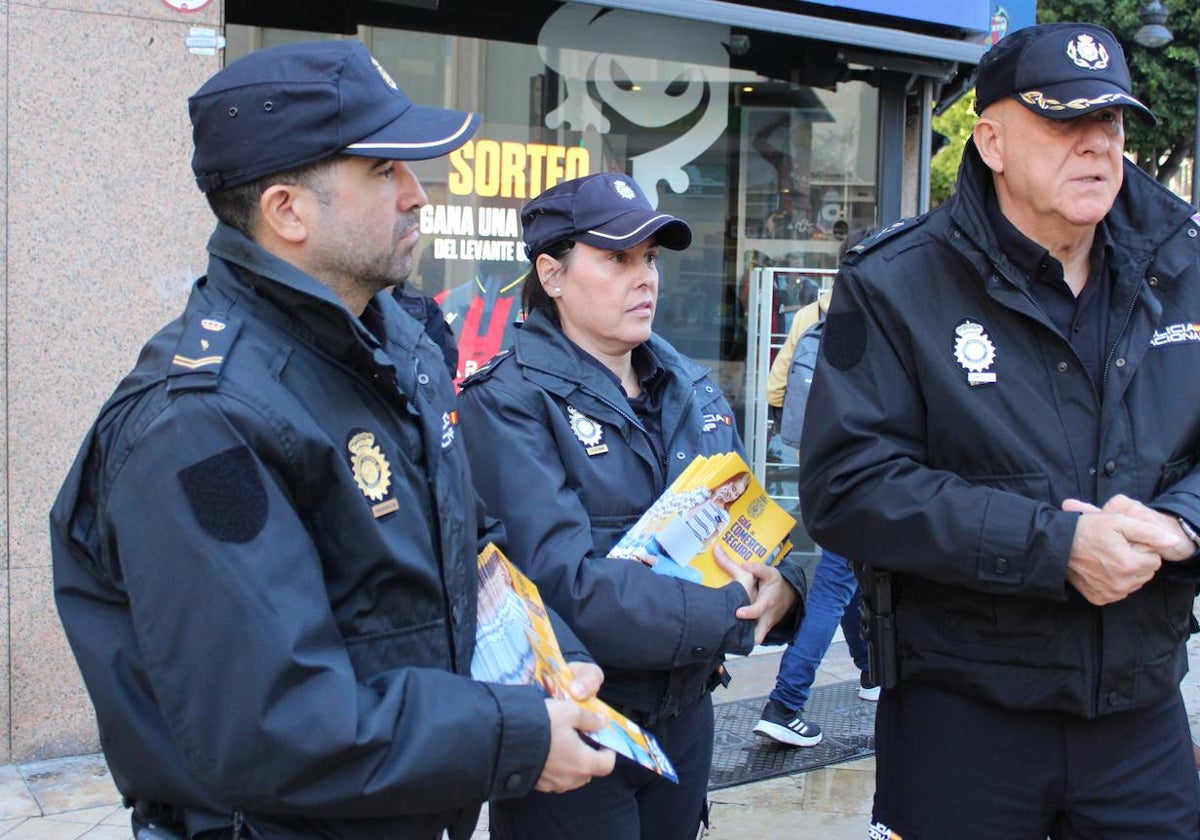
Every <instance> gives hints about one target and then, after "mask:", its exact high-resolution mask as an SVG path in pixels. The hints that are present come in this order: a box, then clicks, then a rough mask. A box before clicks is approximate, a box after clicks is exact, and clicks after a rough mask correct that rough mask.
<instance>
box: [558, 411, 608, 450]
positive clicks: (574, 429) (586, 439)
mask: <svg viewBox="0 0 1200 840" xmlns="http://www.w3.org/2000/svg"><path fill="white" fill-rule="evenodd" d="M567 417H568V418H570V421H571V434H573V435H575V438H576V439H577V440H578V441H579V442H580V443H582V444H583V445H584V446H597V445H599V443H600V441H601V440H603V439H604V427H603V426H601V425H600V424H599V423H597V422H596V421H595V420H593V419H592V418H591V417H588V416H587V415H586V414H584V413H583V412H581V411H578V410H577V409H576V408H575V407H574V406H570V405H569V406H567Z"/></svg>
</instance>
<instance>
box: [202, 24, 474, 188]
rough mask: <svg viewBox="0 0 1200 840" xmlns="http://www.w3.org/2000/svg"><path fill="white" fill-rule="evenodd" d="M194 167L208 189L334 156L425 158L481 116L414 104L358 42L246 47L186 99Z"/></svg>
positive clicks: (446, 147) (449, 146)
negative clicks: (244, 52) (243, 53)
mask: <svg viewBox="0 0 1200 840" xmlns="http://www.w3.org/2000/svg"><path fill="white" fill-rule="evenodd" d="M188 110H189V111H190V113H191V118H192V139H193V141H194V143H195V152H194V153H193V155H192V171H193V172H194V173H195V175H196V183H197V184H198V185H199V187H200V189H201V190H202V191H203V192H205V193H211V192H215V191H217V190H225V189H229V188H231V187H236V186H238V185H239V184H245V183H248V182H250V181H254V180H257V179H258V178H262V177H264V176H266V175H270V174H272V173H275V172H283V171H286V170H289V169H295V168H297V167H301V166H304V165H306V164H309V163H314V162H316V161H318V160H322V159H324V158H327V157H330V156H332V155H335V154H339V153H340V154H347V155H361V156H363V157H373V158H383V159H385V160H426V159H428V158H435V157H440V156H441V155H445V154H448V153H450V152H452V151H453V150H455V149H457V148H458V147H459V146H461V145H462V144H463V143H465V142H466V141H467V140H469V139H470V137H471V135H472V134H474V133H475V130H476V129H477V128H478V127H479V116H478V115H477V114H469V113H466V112H464V111H452V110H448V109H446V108H435V107H431V106H427V105H416V104H414V103H413V101H412V100H411V99H409V98H408V96H406V95H405V93H404V91H403V90H401V89H400V86H399V85H397V84H396V83H395V82H394V81H393V80H392V77H391V76H389V75H388V73H387V71H386V70H384V69H383V67H382V66H381V65H380V64H379V62H378V61H376V60H375V59H374V58H373V57H372V56H371V54H370V53H369V52H368V51H367V48H366V46H364V45H363V43H362V42H361V41H354V40H338V41H311V42H306V43H297V44H284V45H281V46H277V47H270V48H268V49H265V50H259V51H257V52H253V53H250V54H249V55H247V56H245V57H243V58H239V59H238V60H237V61H234V62H233V63H231V64H230V65H229V66H228V67H225V68H224V69H222V70H220V71H219V72H218V73H217V74H216V75H214V76H213V77H212V78H211V79H209V80H208V81H207V82H205V83H204V85H203V86H202V87H201V88H200V89H199V90H198V91H196V93H195V94H194V95H193V96H192V97H191V98H190V99H189V100H188Z"/></svg>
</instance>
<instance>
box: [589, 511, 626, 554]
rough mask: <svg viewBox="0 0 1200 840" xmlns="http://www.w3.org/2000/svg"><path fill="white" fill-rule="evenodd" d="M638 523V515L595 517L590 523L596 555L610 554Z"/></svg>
mask: <svg viewBox="0 0 1200 840" xmlns="http://www.w3.org/2000/svg"><path fill="white" fill-rule="evenodd" d="M637 521H638V517H637V516H636V515H634V516H630V515H625V514H622V515H619V516H596V515H593V516H592V517H591V518H590V520H589V522H590V525H591V531H592V545H593V546H595V548H596V553H597V554H600V555H602V556H603V555H605V554H608V552H609V551H611V550H612V547H613V546H614V545H616V544H617V543H618V542H620V540H621V537H623V536H625V534H626V532H628V531H629V529H630V528H632V527H633V526H634V523H636V522H637Z"/></svg>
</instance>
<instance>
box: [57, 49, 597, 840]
mask: <svg viewBox="0 0 1200 840" xmlns="http://www.w3.org/2000/svg"><path fill="white" fill-rule="evenodd" d="M190 105H191V116H192V122H193V127H194V140H195V155H194V158H193V169H194V170H195V174H196V180H197V182H198V184H199V185H200V187H201V189H202V190H204V191H205V193H206V194H207V196H208V198H209V201H210V203H211V205H212V207H213V210H214V212H215V213H216V215H217V217H218V219H219V222H220V223H219V224H218V225H217V228H216V231H215V232H214V233H213V236H212V238H211V240H210V241H209V246H208V250H209V253H210V255H211V259H210V263H209V270H208V274H207V276H206V277H203V278H201V279H200V280H199V281H197V283H196V285H195V287H194V289H193V291H192V294H191V297H190V299H189V301H188V303H187V308H186V310H185V311H184V313H183V315H182V316H181V317H180V318H179V319H177V320H176V321H174V322H173V323H171V324H170V325H168V326H167V327H165V328H164V329H163V330H162V331H161V332H160V333H159V334H158V335H156V336H155V337H154V338H153V339H151V340H150V342H149V343H148V344H147V345H146V347H145V348H144V350H143V352H142V355H141V357H140V359H139V360H138V364H137V367H136V368H135V369H134V370H133V372H132V373H130V374H129V376H127V377H126V379H125V380H124V381H123V382H122V383H121V384H120V386H119V387H118V388H117V390H116V393H115V394H114V395H113V396H112V398H111V399H110V400H109V402H108V403H107V405H106V406H105V407H104V408H103V409H102V412H101V415H100V419H99V420H98V421H97V423H96V425H95V426H94V427H93V429H92V431H91V433H90V434H89V435H88V437H87V439H86V441H85V442H84V445H83V447H82V449H81V451H80V454H79V457H78V459H77V461H76V463H75V466H74V468H73V469H72V471H71V473H70V475H69V476H68V478H67V482H66V484H65V486H64V487H63V489H62V491H61V493H60V495H59V498H58V500H57V502H56V504H55V507H54V510H53V512H52V516H51V524H52V543H53V552H54V575H55V592H56V596H57V601H58V606H59V612H60V614H61V617H62V621H63V625H64V627H65V629H66V632H67V636H68V638H69V640H70V642H71V646H72V649H73V651H74V653H75V655H76V658H77V660H78V662H79V666H80V669H81V671H82V673H83V677H84V680H85V682H86V684H87V687H88V691H89V693H90V695H91V698H92V701H93V703H94V704H95V707H96V715H97V718H98V722H99V726H100V736H101V741H102V744H103V746H104V751H105V755H106V758H107V759H108V763H109V766H110V768H111V769H112V772H113V778H114V780H115V782H116V784H117V787H118V788H119V789H120V790H121V792H122V793H123V794H124V795H125V796H126V798H127V801H130V802H131V803H133V804H134V806H135V811H134V826H135V830H137V831H138V832H139V834H142V833H143V832H144V831H145V830H146V826H147V825H148V824H153V825H154V826H155V827H162V826H166V827H169V828H171V829H173V830H175V831H177V832H179V833H183V832H186V834H187V835H188V836H192V837H194V836H213V837H217V836H219V837H230V836H234V837H237V836H252V837H271V838H302V837H303V838H312V837H339V838H389V840H396V838H412V840H433V838H440V837H442V833H443V831H444V830H445V829H447V828H449V830H450V834H451V837H454V838H459V837H467V836H469V835H470V834H471V832H472V831H473V830H474V827H475V821H476V817H477V814H478V812H479V806H480V804H481V803H482V802H483V801H485V800H486V799H489V798H503V797H510V796H518V795H522V794H525V793H527V792H529V791H532V790H534V789H535V788H536V789H537V790H543V791H563V790H568V789H571V788H574V787H577V786H579V785H582V784H584V783H586V782H587V781H588V780H590V779H591V778H592V777H593V776H597V775H604V774H606V773H608V772H610V770H611V768H612V766H613V755H612V753H611V752H608V751H598V750H593V749H592V748H591V747H589V746H588V745H586V744H585V743H584V742H583V741H582V739H581V738H580V737H579V735H578V733H577V731H576V730H591V729H594V728H596V727H597V726H598V725H599V724H600V720H599V718H598V717H597V716H595V715H592V714H591V713H587V712H584V711H583V710H582V709H581V708H580V707H578V706H577V705H575V704H573V703H570V702H564V701H558V700H545V699H543V698H542V696H541V695H540V693H539V692H538V691H537V690H536V689H534V688H532V687H525V686H496V685H484V684H482V683H477V682H474V681H472V680H471V679H470V678H469V668H470V662H471V655H472V648H473V643H474V632H475V621H474V618H475V556H476V553H477V551H478V549H479V548H480V546H481V544H482V543H483V542H484V541H485V540H486V539H488V538H497V539H499V538H500V537H501V534H500V533H499V529H498V528H496V527H494V526H495V523H494V522H491V523H490V525H485V523H484V521H483V516H482V513H481V511H480V509H479V505H478V504H477V501H476V497H475V496H474V494H473V492H472V489H471V482H470V474H469V469H468V466H467V462H466V457H465V454H464V452H463V446H462V442H461V437H460V435H459V434H458V430H457V428H456V420H455V417H456V415H455V411H454V400H455V396H454V388H453V385H452V383H451V381H450V378H449V376H448V375H447V373H446V369H445V366H444V364H443V360H442V356H441V352H440V351H439V350H438V348H437V347H436V346H434V344H433V342H432V341H430V340H429V339H428V338H427V337H426V336H425V335H424V333H423V330H422V327H421V325H420V324H419V323H417V322H416V321H415V320H413V319H412V318H411V317H410V316H408V315H407V314H405V313H404V312H403V311H402V310H401V308H400V307H399V306H398V305H397V303H396V302H395V300H394V299H393V298H392V296H391V295H390V294H389V293H388V291H387V289H388V287H390V286H392V285H393V284H396V283H400V282H402V281H403V280H404V278H405V276H406V275H407V274H408V272H409V270H410V269H411V267H412V250H413V246H414V244H415V243H416V241H417V238H418V236H419V232H418V226H417V212H418V209H419V208H420V206H421V205H422V204H424V203H425V201H426V197H425V194H424V192H423V191H422V189H421V185H420V183H419V182H418V181H417V179H416V178H415V176H414V175H413V174H412V172H411V171H410V170H409V168H408V166H407V165H406V164H405V163H404V161H407V160H420V159H426V158H433V157H437V156H439V155H443V154H446V153H448V152H449V151H451V150H452V149H454V148H457V147H458V146H459V145H461V144H462V143H463V142H465V141H466V140H467V139H468V138H469V137H470V136H471V134H472V133H474V131H475V129H476V127H477V125H478V121H479V120H478V117H476V116H474V115H470V114H465V113H459V112H455V111H447V110H443V109H440V108H430V107H423V106H419V105H414V104H413V103H412V102H410V101H409V100H408V98H407V97H406V96H405V95H404V93H403V92H402V91H401V90H400V88H399V87H397V86H396V84H395V82H394V81H392V79H391V78H390V77H389V76H388V74H387V73H386V72H385V71H384V70H383V68H381V67H380V66H379V65H378V64H377V63H376V62H375V60H374V59H373V58H371V56H370V54H369V53H368V52H367V50H366V49H365V48H364V47H363V45H362V44H361V43H358V42H356V41H349V40H347V41H336V42H324V43H318V44H296V45H289V46H283V47H278V48H273V49H269V50H263V51H261V52H257V53H253V54H251V55H249V56H247V57H245V58H243V59H241V60H239V61H236V62H234V63H232V64H231V65H229V66H228V67H227V68H225V69H224V70H222V71H221V72H219V73H217V74H216V75H215V76H214V77H213V78H212V79H211V80H210V81H209V82H208V83H206V84H205V85H204V86H203V87H202V88H201V89H200V90H199V91H198V92H197V93H196V95H195V96H193V97H192V99H191V100H190ZM559 629H560V632H561V633H563V634H564V635H560V639H562V640H563V641H564V645H565V647H566V649H568V650H569V651H571V652H572V653H579V652H580V648H579V644H578V642H577V641H576V640H575V639H574V638H573V637H572V636H570V634H569V633H568V632H567V631H566V628H565V627H564V626H561V625H560V628H559ZM576 676H577V677H578V685H577V686H576V688H577V689H578V693H579V694H580V695H581V696H585V695H587V694H594V693H595V690H596V689H597V688H598V687H599V683H600V679H601V675H600V671H599V668H598V667H596V666H595V665H591V664H586V663H580V664H579V665H577V666H576ZM150 830H151V831H153V828H152V829H150Z"/></svg>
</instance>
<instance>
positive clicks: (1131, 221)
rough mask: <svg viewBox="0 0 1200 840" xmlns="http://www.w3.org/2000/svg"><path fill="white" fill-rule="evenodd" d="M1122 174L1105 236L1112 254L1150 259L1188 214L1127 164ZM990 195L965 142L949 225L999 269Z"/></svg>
mask: <svg viewBox="0 0 1200 840" xmlns="http://www.w3.org/2000/svg"><path fill="white" fill-rule="evenodd" d="M1124 170H1125V173H1124V181H1123V183H1122V185H1121V190H1120V192H1118V193H1117V198H1116V200H1115V201H1114V202H1113V206H1112V209H1111V210H1109V212H1108V215H1107V216H1105V219H1104V220H1105V222H1106V223H1107V225H1108V233H1109V235H1110V236H1111V237H1112V241H1113V244H1114V246H1115V247H1116V248H1117V249H1118V250H1128V251H1134V252H1141V253H1145V254H1150V253H1152V252H1154V251H1156V250H1157V249H1158V248H1159V246H1161V245H1162V244H1163V243H1164V242H1165V241H1166V240H1167V239H1169V238H1170V237H1172V236H1173V235H1174V234H1175V233H1177V232H1178V231H1179V230H1180V228H1182V227H1183V226H1184V225H1186V224H1188V223H1189V221H1190V218H1191V215H1192V213H1193V212H1194V211H1193V210H1192V208H1191V206H1190V205H1188V204H1187V203H1186V202H1185V201H1183V200H1182V199H1180V198H1177V197H1176V196H1174V195H1172V194H1171V193H1170V192H1169V191H1168V190H1165V189H1163V188H1162V187H1161V186H1159V185H1158V183H1157V182H1155V180H1154V179H1153V178H1151V177H1150V176H1149V175H1147V174H1146V173H1145V172H1143V171H1142V170H1141V169H1139V168H1138V167H1136V166H1134V165H1133V164H1132V163H1131V162H1130V161H1129V160H1125V161H1124ZM992 189H994V187H993V186H992V171H991V170H990V169H988V167H987V164H985V163H984V162H983V159H982V158H981V157H980V156H979V151H978V149H976V148H975V141H974V140H970V139H969V140H967V145H966V148H965V149H963V160H962V166H961V167H960V169H959V176H958V191H957V192H956V193H955V194H954V197H953V198H951V199H950V202H949V213H950V219H951V221H952V222H953V223H954V224H955V226H956V227H958V229H959V230H961V231H962V232H963V233H964V235H966V236H967V237H968V238H969V239H970V240H971V241H972V242H974V244H975V246H976V247H977V248H978V249H979V250H980V251H981V252H982V253H984V254H989V255H992V258H993V259H994V260H995V261H996V262H997V264H999V265H1001V266H1004V265H1005V264H1006V263H1007V260H1006V259H1005V258H1004V256H1003V255H1004V250H1003V249H1002V248H1001V247H1000V245H999V242H998V241H997V238H996V235H995V233H994V232H993V231H992V227H991V225H990V224H989V223H988V218H987V204H986V201H987V195H988V192H989V191H991V190H992Z"/></svg>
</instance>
